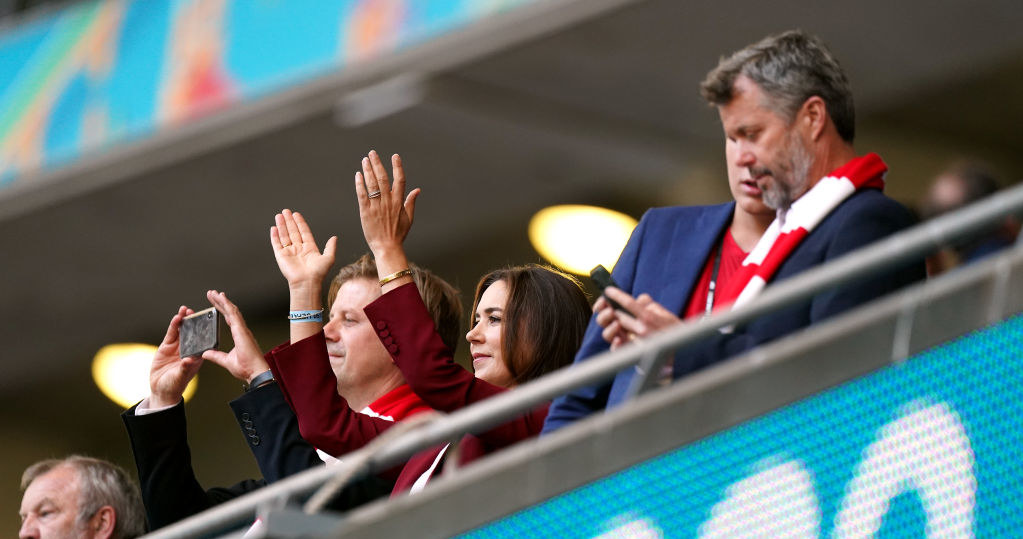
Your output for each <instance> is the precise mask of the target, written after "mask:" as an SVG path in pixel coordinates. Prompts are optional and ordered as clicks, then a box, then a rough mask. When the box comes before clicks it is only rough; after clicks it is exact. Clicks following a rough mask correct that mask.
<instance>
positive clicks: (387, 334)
mask: <svg viewBox="0 0 1023 539" xmlns="http://www.w3.org/2000/svg"><path fill="white" fill-rule="evenodd" d="M390 334H391V332H390V331H387V330H386V329H381V330H380V331H378V332H377V335H380V336H381V337H387V336H389V335H390Z"/></svg>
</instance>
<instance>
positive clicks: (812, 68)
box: [700, 30, 856, 143]
mask: <svg viewBox="0 0 1023 539" xmlns="http://www.w3.org/2000/svg"><path fill="white" fill-rule="evenodd" d="M739 75H745V76H746V77H749V79H750V80H752V81H753V82H755V83H756V84H757V86H759V87H760V89H761V90H763V91H764V93H765V94H767V96H768V99H769V100H770V103H767V105H768V106H770V107H771V108H773V109H774V110H775V111H777V112H778V113H779V114H781V115H782V116H783V117H785V118H788V119H789V121H791V120H792V119H793V118H795V115H796V112H798V111H799V108H800V107H802V106H803V103H805V102H806V100H807V99H809V98H811V97H813V96H819V97H820V98H821V99H823V100H824V104H825V106H826V107H827V110H828V116H830V117H831V121H832V122H833V123H834V124H835V129H836V130H837V131H838V134H839V136H841V137H842V139H843V140H845V141H846V142H848V143H852V141H853V138H854V137H855V136H856V111H855V107H854V106H853V97H852V90H851V89H850V88H849V80H848V79H847V78H846V76H845V71H843V70H842V66H840V65H839V64H838V60H836V59H835V57H834V56H833V55H832V54H831V51H829V50H828V48H827V46H825V45H824V42H823V41H821V40H820V39H819V38H817V37H815V36H812V35H810V34H807V33H806V32H804V31H802V30H790V31H788V32H785V33H782V34H777V35H773V36H768V37H766V38H764V39H762V40H760V41H759V42H757V43H754V44H753V45H749V46H747V47H746V48H744V49H741V50H738V51H736V52H734V53H732V55H731V56H728V57H727V58H722V59H721V61H720V62H719V63H718V65H717V67H715V68H714V69H712V70H711V71H710V72H709V73H707V78H705V79H704V80H703V83H701V84H700V93H701V94H703V97H704V99H706V100H707V102H708V103H710V104H711V105H713V106H719V105H725V104H727V103H729V102H730V101H731V100H732V97H733V96H732V92H733V90H734V86H735V79H736V78H738V77H739Z"/></svg>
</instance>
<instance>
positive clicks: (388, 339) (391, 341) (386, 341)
mask: <svg viewBox="0 0 1023 539" xmlns="http://www.w3.org/2000/svg"><path fill="white" fill-rule="evenodd" d="M384 344H386V345H388V346H390V345H392V344H394V337H386V338H384Z"/></svg>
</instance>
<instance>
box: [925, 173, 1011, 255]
mask: <svg viewBox="0 0 1023 539" xmlns="http://www.w3.org/2000/svg"><path fill="white" fill-rule="evenodd" d="M998 189H999V182H998V180H997V179H996V178H995V175H994V174H993V173H992V172H991V170H990V168H989V167H988V166H987V165H986V164H984V163H981V162H978V161H960V162H958V163H954V164H952V165H950V166H949V167H947V168H946V169H945V170H944V171H943V172H941V173H940V174H938V176H937V177H935V178H934V181H932V182H931V185H930V187H929V188H928V189H927V193H926V194H925V195H924V197H923V200H921V202H920V217H921V218H923V219H933V218H935V217H937V216H939V215H942V214H945V213H948V212H950V211H955V210H958V209H960V208H962V207H964V206H967V205H969V204H972V203H974V202H977V201H978V200H981V199H984V198H987V197H989V196H991V195H993V194H995V192H997V191H998ZM1019 228H1020V222H1019V218H1018V217H1015V216H1012V217H1007V218H1005V219H1004V220H1003V221H1002V222H1000V223H998V224H996V225H994V226H993V227H992V228H991V229H989V230H986V231H984V232H981V233H979V234H975V235H974V236H973V237H971V238H967V239H965V240H963V241H961V242H959V243H957V244H955V245H952V246H949V247H946V248H943V249H941V250H939V251H938V252H936V253H934V254H933V255H931V256H929V257H928V258H927V274H928V275H937V274H940V273H943V272H945V271H948V270H950V269H952V268H954V267H956V266H959V265H962V264H969V263H972V262H976V261H977V260H980V259H982V258H984V257H986V256H988V255H990V254H993V253H996V252H998V251H1000V250H1002V249H1004V248H1006V247H1010V246H1011V245H1012V244H1013V243H1015V241H1016V237H1017V236H1018V235H1019Z"/></svg>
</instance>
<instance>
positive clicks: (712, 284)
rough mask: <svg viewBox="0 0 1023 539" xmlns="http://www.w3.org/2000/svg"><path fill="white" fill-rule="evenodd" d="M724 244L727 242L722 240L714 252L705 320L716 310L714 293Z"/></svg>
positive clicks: (704, 314)
mask: <svg viewBox="0 0 1023 539" xmlns="http://www.w3.org/2000/svg"><path fill="white" fill-rule="evenodd" d="M726 234H727V232H726ZM724 244H725V240H724V238H721V241H719V242H718V248H717V250H715V251H714V270H713V271H712V272H711V274H710V284H709V285H707V310H706V311H705V312H704V313H703V316H704V317H705V318H706V317H708V316H710V313H711V312H712V311H713V310H714V291H715V290H716V289H717V282H718V268H720V267H721V249H722V246H723V245H724Z"/></svg>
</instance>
